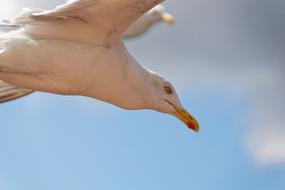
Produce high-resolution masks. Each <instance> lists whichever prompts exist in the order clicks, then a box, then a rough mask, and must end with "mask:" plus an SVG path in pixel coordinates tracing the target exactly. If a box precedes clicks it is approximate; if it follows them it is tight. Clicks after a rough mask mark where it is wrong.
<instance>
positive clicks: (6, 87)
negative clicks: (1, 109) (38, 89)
mask: <svg viewBox="0 0 285 190" xmlns="http://www.w3.org/2000/svg"><path fill="white" fill-rule="evenodd" d="M31 93H33V91H32V90H28V89H23V88H18V87H16V86H13V85H10V84H8V83H6V82H4V81H1V80H0V103H4V102H7V101H11V100H15V99H18V98H21V97H23V96H27V95H29V94H31Z"/></svg>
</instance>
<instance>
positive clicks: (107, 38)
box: [18, 0, 164, 44]
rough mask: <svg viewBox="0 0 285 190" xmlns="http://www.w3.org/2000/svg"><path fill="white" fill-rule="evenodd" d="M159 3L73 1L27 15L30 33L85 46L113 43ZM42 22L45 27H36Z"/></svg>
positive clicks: (147, 0)
mask: <svg viewBox="0 0 285 190" xmlns="http://www.w3.org/2000/svg"><path fill="white" fill-rule="evenodd" d="M163 1H164V0H73V1H69V2H67V3H66V4H63V5H60V6H57V7H56V8H55V9H54V10H48V11H34V12H33V11H31V12H30V15H29V19H30V23H29V24H30V25H33V28H32V29H31V30H30V32H31V33H35V34H40V35H44V36H48V37H58V38H60V39H62V38H63V39H66V38H67V39H70V40H77V41H83V42H87V41H88V42H89V43H90V42H93V40H95V41H97V43H101V44H103V43H116V42H118V41H120V40H121V38H122V37H123V34H124V32H125V31H126V30H127V29H128V28H129V26H131V25H132V24H133V23H134V22H135V21H136V20H137V19H138V18H139V17H141V16H142V15H143V14H144V13H146V12H147V11H149V10H150V9H151V8H153V7H155V6H156V5H157V4H159V3H161V2H163ZM29 19H26V21H27V20H29ZM18 20H21V19H18ZM42 22H44V23H46V25H44V26H43V25H42V24H38V23H42ZM25 24H26V23H25ZM35 26H38V28H37V27H36V28H35ZM45 26H46V28H45ZM94 36H96V38H94ZM98 36H99V37H98ZM100 39H101V40H100Z"/></svg>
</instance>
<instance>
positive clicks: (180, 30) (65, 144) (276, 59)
mask: <svg viewBox="0 0 285 190" xmlns="http://www.w3.org/2000/svg"><path fill="white" fill-rule="evenodd" d="M59 2H61V1H60V0H54V1H50V2H47V1H44V0H40V1H34V0H14V1H11V4H8V2H5V4H2V3H0V7H1V8H0V9H1V10H2V9H4V7H5V6H7V7H10V8H9V9H5V11H4V13H5V14H4V15H1V16H3V17H4V16H6V17H9V16H11V15H15V13H16V12H18V9H19V8H20V7H26V6H40V5H42V7H51V6H53V5H55V4H58V3H59ZM211 2H212V1H210V0H199V1H198V0H193V1H191V2H190V1H188V0H181V1H179V3H178V2H176V1H171V0H169V1H168V2H167V3H166V6H167V7H168V9H169V11H170V12H171V13H173V14H174V15H175V16H176V19H177V23H176V25H175V26H174V27H168V26H165V25H162V24H161V25H157V26H156V27H155V28H153V29H152V30H151V31H150V32H149V33H148V34H147V35H146V36H144V37H143V38H139V39H135V40H131V41H128V42H127V46H128V48H129V50H130V51H131V52H132V54H133V55H134V57H135V58H136V59H137V60H138V61H139V62H140V63H142V64H144V65H146V66H147V67H149V68H151V69H153V70H155V71H157V72H159V73H161V74H162V75H163V76H165V77H166V78H167V79H169V80H170V81H172V82H173V84H174V86H175V87H176V88H177V91H178V94H179V95H180V97H181V101H182V102H183V105H184V106H185V107H186V108H187V109H188V110H190V112H191V113H193V115H194V116H196V117H197V119H198V120H199V122H200V124H201V132H200V133H199V134H194V133H193V132H192V131H190V130H189V129H187V128H186V127H185V126H184V125H183V124H182V123H181V122H180V121H178V120H177V119H176V118H173V117H171V116H168V115H164V114H160V113H157V112H154V111H149V110H143V111H126V110H122V109H119V108H116V107H113V106H111V105H109V104H106V103H102V102H99V101H96V100H93V99H89V98H84V97H66V96H57V95H50V94H45V93H35V94H33V95H31V96H29V97H26V98H23V99H20V100H17V101H14V102H11V103H7V104H3V105H1V106H0V115H1V125H0V189H1V190H2V189H3V190H38V189H41V190H62V189H69V190H79V189H102V190H126V189H127V190H128V189H132V190H133V189H134V190H172V189H195V190H215V189H217V190H229V189H230V190H240V189H243V190H252V189H258V190H284V189H285V165H284V159H283V158H284V157H283V155H284V154H283V153H284V152H285V151H284V150H285V149H284V148H283V147H284V145H285V143H284V138H283V137H284V136H282V135H283V134H284V122H283V121H284V119H283V118H285V117H284V112H283V111H284V106H282V105H285V104H284V94H285V93H284V92H285V90H284V87H282V86H283V84H284V80H285V79H284V76H283V73H284V64H283V63H284V56H283V55H284V54H283V51H282V48H283V46H284V44H285V43H282V42H283V41H284V39H285V38H284V33H285V32H283V31H285V29H284V28H282V27H281V23H282V22H283V20H284V19H283V18H284V16H285V15H284V14H285V13H283V12H284V11H283V12H282V11H281V10H284V9H281V8H282V6H283V4H282V2H281V1H277V0H273V1H270V2H271V3H268V1H260V0H258V1H257V0H250V1H248V0H246V1H245V0H231V1H228V0H227V1H226V0H220V1H216V2H215V3H211ZM6 4H7V5H6ZM14 8H15V9H14ZM8 10H9V11H8ZM2 13H3V12H2ZM272 20H274V22H272ZM265 116H267V117H265ZM278 132H279V133H278ZM278 135H279V136H278ZM276 139H277V142H278V143H277V144H276V141H274V140H276ZM280 139H281V140H280ZM278 140H279V141H278ZM272 145H274V146H272ZM276 147H277V148H276Z"/></svg>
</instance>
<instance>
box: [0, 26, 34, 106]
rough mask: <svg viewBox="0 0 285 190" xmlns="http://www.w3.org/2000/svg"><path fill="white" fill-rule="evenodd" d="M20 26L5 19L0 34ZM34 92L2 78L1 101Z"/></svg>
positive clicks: (0, 83) (0, 85) (0, 84)
mask: <svg viewBox="0 0 285 190" xmlns="http://www.w3.org/2000/svg"><path fill="white" fill-rule="evenodd" d="M20 28H21V25H17V24H9V22H8V21H5V23H0V34H1V33H7V32H10V31H14V30H18V29H20ZM0 50H1V44H0ZM32 92H33V91H32V90H28V89H23V88H18V87H16V86H13V85H11V84H8V83H6V82H4V81H1V80H0V103H3V102H7V101H11V100H14V99H17V98H20V97H23V96H26V95H29V94H31V93H32Z"/></svg>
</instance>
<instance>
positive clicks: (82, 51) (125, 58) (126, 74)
mask: <svg viewBox="0 0 285 190" xmlns="http://www.w3.org/2000/svg"><path fill="white" fill-rule="evenodd" d="M162 2H163V0H73V1H68V2H67V3H65V4H63V5H61V6H58V7H56V8H55V9H53V10H46V11H41V10H38V9H26V10H25V11H24V12H23V13H22V15H21V16H19V17H18V18H16V19H14V20H13V21H12V22H11V25H14V26H15V25H20V26H21V27H20V28H19V29H16V30H13V31H11V32H6V33H2V34H0V80H2V81H5V82H1V83H0V89H1V86H2V87H3V86H4V89H5V88H9V86H8V87H7V84H11V85H14V88H17V87H20V88H22V90H23V92H22V93H23V94H25V93H27V92H25V89H30V90H31V91H42V92H49V93H55V94H62V95H81V96H87V97H92V98H95V99H99V100H102V101H105V102H108V103H110V104H113V105H115V106H118V107H120V108H123V109H128V110H139V109H152V110H156V111H159V112H162V113H167V114H171V115H174V116H175V117H177V118H178V119H180V120H181V121H182V122H184V123H185V124H186V125H187V126H188V127H189V128H190V129H192V130H194V131H196V132H198V131H199V124H198V122H197V120H196V119H195V118H194V117H193V116H192V115H191V114H190V113H188V112H187V111H186V110H185V109H184V108H183V107H182V105H181V103H180V100H179V98H178V95H177V93H176V91H175V89H174V87H173V86H172V85H171V83H170V82H168V81H167V80H165V79H164V78H163V77H161V76H160V75H158V74H156V73H155V72H153V71H151V70H149V69H147V68H145V67H143V66H142V65H140V64H138V63H137V62H136V60H135V59H134V58H133V57H132V56H131V55H130V54H129V52H128V51H127V49H126V48H125V45H124V42H123V37H124V35H125V32H126V31H127V30H128V29H129V27H130V26H132V25H133V24H134V23H135V22H136V21H137V20H138V19H139V18H140V17H141V16H143V15H144V14H145V13H147V12H148V11H149V10H151V9H152V8H153V7H155V6H157V5H158V4H160V3H162ZM15 86H17V87H15ZM2 89H3V88H2ZM6 90H7V89H6ZM11 90H12V91H13V90H16V89H13V86H12V87H11ZM1 93H2V92H1V91H0V97H1ZM4 95H5V90H4ZM3 97H4V98H5V96H3Z"/></svg>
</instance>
